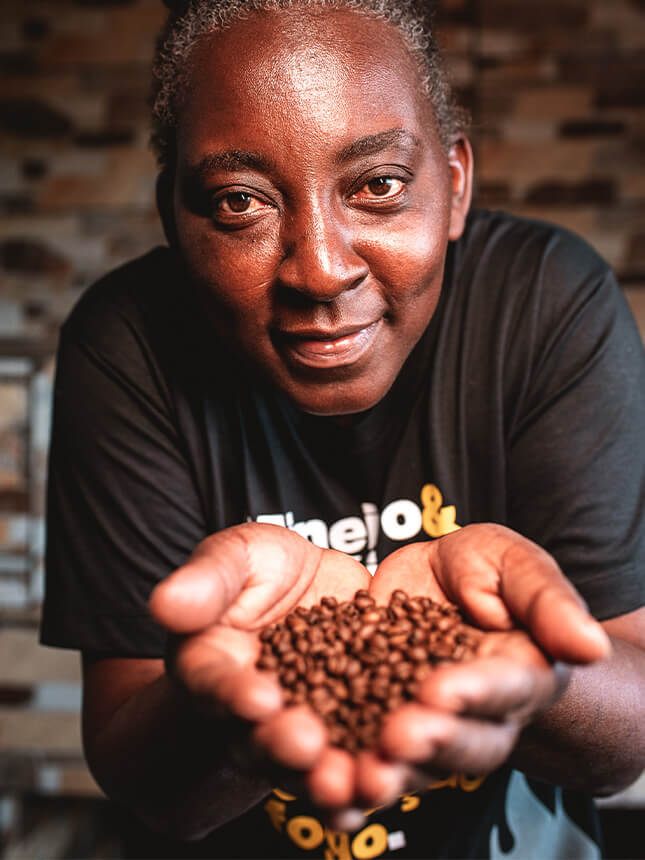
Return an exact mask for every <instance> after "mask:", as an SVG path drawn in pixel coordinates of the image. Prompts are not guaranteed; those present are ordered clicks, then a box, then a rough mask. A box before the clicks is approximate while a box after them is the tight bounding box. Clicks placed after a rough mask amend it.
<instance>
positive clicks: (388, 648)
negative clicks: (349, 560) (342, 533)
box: [257, 589, 485, 753]
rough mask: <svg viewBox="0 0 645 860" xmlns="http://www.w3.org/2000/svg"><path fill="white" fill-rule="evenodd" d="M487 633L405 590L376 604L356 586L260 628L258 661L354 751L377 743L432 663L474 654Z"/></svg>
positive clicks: (334, 739) (332, 738) (292, 700)
mask: <svg viewBox="0 0 645 860" xmlns="http://www.w3.org/2000/svg"><path fill="white" fill-rule="evenodd" d="M484 635H485V634H483V633H482V631H480V630H477V629H476V628H474V627H471V626H469V625H468V624H466V623H465V622H464V620H463V618H462V616H461V614H460V613H459V611H458V610H457V608H456V607H455V606H452V605H440V604H438V603H435V602H434V601H433V600H431V599H430V598H428V597H423V596H409V595H408V594H406V593H405V591H403V590H402V589H396V590H395V591H393V592H392V595H391V596H390V601H389V603H388V605H387V606H377V605H376V603H375V601H374V598H373V597H372V596H371V595H370V594H369V592H367V591H366V590H365V589H361V590H360V591H357V592H356V595H355V596H354V599H353V600H346V601H343V602H339V601H338V600H337V599H336V598H335V597H333V596H332V595H330V596H327V597H323V598H322V600H321V601H320V603H319V604H318V605H317V606H311V607H302V606H298V607H296V608H295V609H294V610H293V612H291V613H289V615H287V617H286V618H285V620H284V622H281V623H278V624H272V625H269V626H268V627H265V628H264V629H263V630H261V631H260V634H259V638H260V643H261V651H260V656H259V658H258V661H257V667H258V668H259V669H263V670H265V671H273V672H276V673H277V675H278V678H279V680H280V683H281V684H282V686H283V687H284V688H285V690H286V697H285V698H286V702H287V704H288V705H296V704H303V703H305V702H307V703H308V704H309V705H310V706H311V707H312V708H313V710H314V711H315V712H316V713H317V714H318V715H319V716H320V717H321V719H323V721H324V722H325V725H326V726H327V729H328V731H329V742H330V743H331V744H333V745H335V746H339V747H342V748H344V749H346V750H348V751H349V752H352V753H354V752H357V751H358V750H360V749H372V748H375V747H377V746H378V738H379V734H380V731H381V726H382V721H383V717H384V716H385V714H386V713H388V712H389V711H392V710H394V709H395V708H398V707H400V706H401V705H402V704H404V703H405V702H410V701H412V700H413V699H414V697H415V695H416V692H417V690H418V688H419V684H420V683H422V681H423V679H424V678H426V677H427V675H428V674H429V672H430V671H431V670H432V666H433V665H434V664H435V663H437V662H439V661H440V660H445V659H449V660H468V659H472V658H473V657H474V656H475V654H476V652H477V649H478V647H479V644H480V642H481V639H482V637H483V636H484Z"/></svg>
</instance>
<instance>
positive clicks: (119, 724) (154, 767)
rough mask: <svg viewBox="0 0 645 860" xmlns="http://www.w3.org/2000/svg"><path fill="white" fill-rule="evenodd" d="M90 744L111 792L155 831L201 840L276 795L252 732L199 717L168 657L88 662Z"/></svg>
mask: <svg viewBox="0 0 645 860" xmlns="http://www.w3.org/2000/svg"><path fill="white" fill-rule="evenodd" d="M83 742H84V746H85V754H86V757H87V761H88V764H89V766H90V769H91V770H92V773H93V774H94V776H95V778H96V780H97V782H98V783H99V785H101V787H102V788H103V790H104V791H105V793H106V794H107V795H108V796H109V797H111V798H112V799H113V800H116V801H117V802H119V803H121V804H123V805H124V806H126V807H128V808H129V809H132V810H133V811H134V812H135V813H136V814H137V815H138V816H139V817H140V818H141V819H142V820H144V821H145V822H146V824H147V825H148V826H149V827H151V828H152V829H153V830H156V831H161V832H166V833H168V834H171V835H173V836H176V837H178V838H183V839H191V838H197V837H198V836H200V835H205V834H206V833H207V832H208V831H209V830H211V829H213V828H215V827H218V826H219V825H221V824H224V823H225V822H226V821H228V820H230V819H232V818H235V817H236V816H238V815H241V814H242V813H243V812H244V811H246V810H247V809H249V808H250V807H251V806H253V805H254V804H255V803H257V802H259V801H260V800H261V799H262V797H264V796H265V795H266V794H268V793H269V791H270V790H271V784H270V782H269V780H268V777H267V775H266V774H265V773H263V772H262V771H255V772H254V771H253V770H251V769H250V768H248V767H247V768H244V767H243V761H244V757H243V755H242V753H243V751H244V749H245V748H247V751H246V760H247V761H248V760H249V753H248V747H249V746H250V738H249V730H248V728H246V727H245V726H244V725H239V724H238V725H236V726H234V724H233V723H232V722H231V721H230V720H226V719H222V718H220V719H217V718H214V717H213V716H212V715H206V714H204V713H200V712H198V711H197V710H196V709H195V708H194V707H192V706H191V705H190V703H189V702H188V700H187V697H186V696H185V695H184V694H183V693H182V692H181V691H180V690H179V688H178V686H177V685H176V684H175V683H173V682H172V681H171V680H170V678H169V677H168V675H167V674H166V673H165V671H164V664H163V661H161V660H137V659H107V660H91V659H88V658H85V659H84V661H83Z"/></svg>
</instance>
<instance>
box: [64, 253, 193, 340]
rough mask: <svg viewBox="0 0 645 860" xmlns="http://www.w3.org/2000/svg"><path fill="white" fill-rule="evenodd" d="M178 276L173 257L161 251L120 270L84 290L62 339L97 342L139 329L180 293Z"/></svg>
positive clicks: (119, 268) (70, 316) (69, 318)
mask: <svg viewBox="0 0 645 860" xmlns="http://www.w3.org/2000/svg"><path fill="white" fill-rule="evenodd" d="M177 273H178V267H177V265H176V264H175V261H174V256H173V253H172V252H171V251H170V249H169V248H162V247H159V248H155V249H153V250H151V251H149V252H148V253H147V254H145V255H144V256H142V257H139V258H137V259H135V260H132V261H130V262H128V263H125V264H124V265H122V266H119V267H118V268H117V269H114V270H113V271H111V272H109V273H108V274H106V275H105V276H104V277H102V278H101V279H100V280H98V281H96V283H94V284H92V285H91V286H90V287H88V288H87V289H86V290H85V292H84V293H83V295H82V296H81V297H80V299H79V300H78V301H77V303H76V304H75V306H74V307H73V309H72V311H71V313H70V314H69V316H68V317H67V319H66V321H65V322H64V324H63V328H62V333H63V336H65V337H70V338H74V339H78V340H85V339H91V340H92V341H93V342H96V341H97V340H99V341H100V340H101V339H105V338H106V337H108V336H109V335H110V334H114V333H115V329H124V328H126V327H128V326H130V327H140V326H142V325H143V322H144V320H145V319H147V318H149V317H150V315H151V312H152V311H153V310H154V309H155V308H156V309H157V310H156V316H159V314H160V312H163V310H164V308H166V307H167V305H168V302H169V300H170V298H171V296H172V293H173V291H176V290H177V289H179V285H178V284H177ZM154 315H155V314H153V316H154Z"/></svg>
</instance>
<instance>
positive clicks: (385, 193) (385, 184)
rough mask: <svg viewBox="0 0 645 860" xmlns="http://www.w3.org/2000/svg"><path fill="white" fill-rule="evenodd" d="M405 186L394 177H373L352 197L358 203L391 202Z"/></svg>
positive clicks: (400, 180)
mask: <svg viewBox="0 0 645 860" xmlns="http://www.w3.org/2000/svg"><path fill="white" fill-rule="evenodd" d="M405 186H406V183H405V182H404V181H403V180H402V179H398V178H397V177H396V176H375V177H374V179H370V180H369V182H366V183H365V185H363V187H362V188H359V190H358V191H356V192H354V194H352V197H353V198H354V199H355V200H360V201H371V200H391V199H392V198H393V197H397V196H398V195H399V194H400V193H401V192H402V191H403V190H404V189H405Z"/></svg>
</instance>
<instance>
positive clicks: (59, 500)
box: [41, 289, 206, 657]
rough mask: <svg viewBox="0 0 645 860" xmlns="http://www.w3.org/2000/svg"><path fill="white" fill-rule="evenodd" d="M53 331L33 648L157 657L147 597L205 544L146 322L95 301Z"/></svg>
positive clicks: (161, 639)
mask: <svg viewBox="0 0 645 860" xmlns="http://www.w3.org/2000/svg"><path fill="white" fill-rule="evenodd" d="M81 304H82V306H81V308H77V310H76V311H75V312H74V313H73V314H72V317H71V319H70V320H68V322H67V324H66V325H65V326H64V327H63V331H62V334H61V341H60V346H59V351H58V362H57V374H56V383H55V394H54V410H53V428H52V442H51V449H50V466H49V483H48V502H47V504H48V511H47V575H46V592H45V602H44V607H43V619H42V626H41V639H42V642H43V643H44V644H47V645H57V646H61V647H69V648H79V649H81V650H87V651H96V652H99V653H101V654H105V655H107V656H126V657H159V656H162V655H163V652H164V643H165V635H164V633H163V631H162V630H161V628H159V627H158V626H157V625H156V624H155V623H154V621H153V620H152V618H151V617H150V615H149V614H148V610H147V601H148V598H149V595H150V592H151V590H152V589H153V587H154V586H155V585H156V584H157V583H158V582H159V581H160V580H161V579H162V578H163V577H164V576H166V575H167V574H168V573H170V572H171V571H172V570H173V569H175V568H176V567H177V566H178V565H180V564H181V563H182V562H183V561H184V560H185V558H186V557H187V556H188V555H189V554H190V552H191V551H192V550H193V549H194V547H195V546H196V544H197V543H198V542H199V541H200V540H201V539H202V538H203V537H204V536H205V533H206V528H205V523H204V514H203V505H202V504H201V502H200V497H199V492H198V490H197V488H196V485H195V481H194V477H193V473H192V470H191V467H190V463H189V462H188V459H187V455H186V451H185V449H184V447H183V446H182V442H181V438H180V434H179V433H178V431H177V422H176V421H175V420H174V411H173V409H174V407H173V398H172V394H171V392H170V389H169V387H168V386H167V385H166V382H165V380H164V375H163V371H162V369H161V367H160V363H159V361H158V360H157V356H156V355H155V351H154V348H153V346H152V344H151V339H150V337H149V333H148V332H147V330H146V320H145V319H142V317H141V314H140V312H139V311H138V310H137V308H136V307H135V305H134V304H133V303H132V302H128V301H124V300H121V301H120V302H119V301H115V300H114V299H113V298H112V297H111V295H110V291H109V290H106V289H103V290H102V291H100V294H99V297H98V298H97V296H96V295H94V296H92V297H89V298H88V299H87V301H82V303H81Z"/></svg>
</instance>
